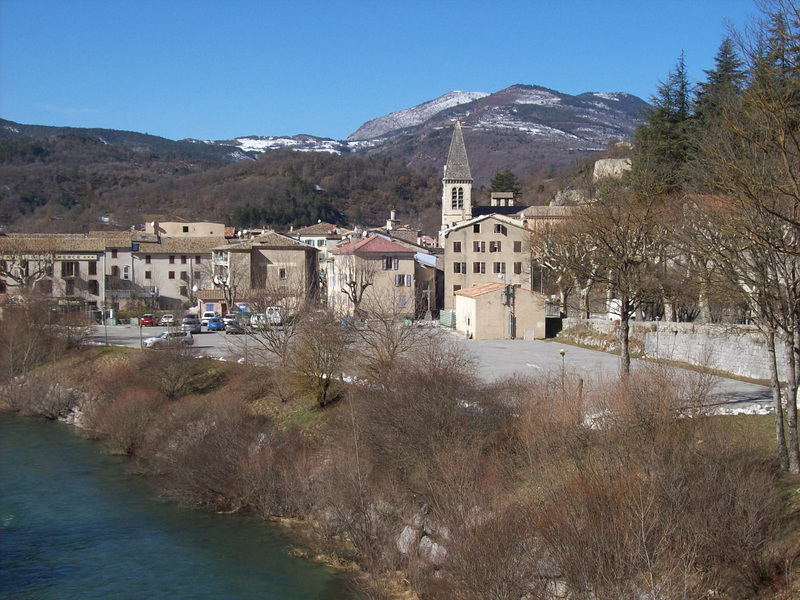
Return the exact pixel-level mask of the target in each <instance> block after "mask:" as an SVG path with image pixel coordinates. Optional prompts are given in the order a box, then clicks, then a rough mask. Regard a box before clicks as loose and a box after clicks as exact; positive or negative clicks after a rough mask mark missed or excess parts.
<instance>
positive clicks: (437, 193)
mask: <svg viewBox="0 0 800 600" xmlns="http://www.w3.org/2000/svg"><path fill="white" fill-rule="evenodd" d="M471 147H472V148H473V153H474V154H475V157H474V158H473V155H472V154H470V162H471V163H475V164H477V163H479V162H480V161H481V152H479V148H477V147H474V146H471ZM441 169H442V165H441V164H436V162H435V161H433V160H431V163H430V165H422V166H420V167H419V168H417V169H412V168H410V167H408V166H406V165H405V164H403V163H402V162H399V161H396V160H392V159H391V158H385V157H384V158H379V157H365V156H356V155H352V154H344V155H337V154H332V153H326V152H295V151H292V150H272V151H269V152H265V153H263V154H261V155H258V157H257V158H256V159H246V160H240V161H239V162H220V161H209V160H196V159H195V160H193V159H191V158H189V157H187V156H179V155H175V154H174V153H172V152H171V151H166V150H165V151H164V152H157V151H155V150H153V149H146V148H142V147H134V146H131V145H127V144H126V145H117V144H111V143H106V142H105V141H104V140H102V139H98V138H96V137H88V136H83V135H76V134H58V135H55V136H52V137H39V138H35V137H19V138H15V139H2V140H0V180H2V182H3V186H2V188H0V226H1V227H4V228H5V230H6V231H28V232H67V233H70V232H72V233H74V232H82V231H86V230H89V229H97V228H99V227H102V226H112V227H118V228H127V227H131V226H138V225H141V224H142V223H143V222H145V221H147V220H151V219H152V218H154V217H158V218H166V219H173V218H183V219H191V220H210V221H221V222H224V223H226V224H228V225H232V226H235V227H238V228H248V229H249V228H261V227H274V228H278V229H282V228H288V227H289V226H292V225H293V226H296V227H297V226H305V225H309V224H312V223H316V222H317V220H320V219H321V220H324V221H330V222H336V223H342V224H347V225H368V226H376V225H380V224H382V223H384V222H385V220H386V219H387V217H388V214H389V210H390V209H392V208H394V209H396V210H397V211H398V217H399V218H400V219H401V221H403V222H404V223H409V224H411V225H412V226H415V227H419V228H420V229H422V230H424V231H425V232H427V233H429V234H432V233H434V232H435V231H437V230H438V228H439V223H440V222H441V217H440V212H439V203H440V198H441V176H442V175H441ZM581 170H583V171H585V170H586V167H585V166H584V165H583V161H581V162H580V163H575V164H574V165H570V166H567V167H562V168H560V169H558V170H555V169H545V168H534V165H531V168H530V169H529V170H528V171H526V172H524V173H519V174H518V175H519V180H520V186H521V191H522V199H523V203H525V204H545V203H546V202H548V201H549V199H550V198H551V197H552V195H553V193H554V192H555V190H557V189H559V188H560V187H563V186H565V185H567V184H568V182H569V180H570V179H571V178H572V177H573V174H574V173H576V172H579V171H581ZM473 201H474V202H475V203H476V204H486V203H488V190H486V189H484V188H478V189H477V190H476V192H475V196H474V198H473Z"/></svg>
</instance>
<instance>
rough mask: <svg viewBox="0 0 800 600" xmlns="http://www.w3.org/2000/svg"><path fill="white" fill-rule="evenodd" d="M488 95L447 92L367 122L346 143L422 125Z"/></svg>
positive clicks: (348, 137) (371, 138)
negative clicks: (438, 115)
mask: <svg viewBox="0 0 800 600" xmlns="http://www.w3.org/2000/svg"><path fill="white" fill-rule="evenodd" d="M488 95H489V94H484V93H483V92H449V93H447V94H445V95H444V96H439V97H438V98H436V99H435V100H430V101H428V102H424V103H422V104H419V105H417V106H414V107H412V108H406V109H405V110H398V111H397V112H393V113H389V114H388V115H386V116H384V117H378V118H377V119H372V120H371V121H367V122H366V123H364V124H363V125H362V126H361V127H359V128H358V129H357V130H356V132H355V133H351V134H350V135H349V136H347V141H348V142H361V141H366V140H374V139H375V138H380V137H381V136H385V135H387V134H391V133H393V132H397V131H400V130H403V129H407V128H409V127H415V126H417V125H422V124H424V123H425V122H426V121H428V120H430V119H431V118H432V117H434V116H436V115H437V114H439V113H441V112H442V111H445V110H448V109H451V108H453V107H454V106H460V105H462V104H469V103H470V102H474V101H475V100H479V99H481V98H485V97H486V96H488Z"/></svg>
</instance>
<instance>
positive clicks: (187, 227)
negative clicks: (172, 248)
mask: <svg viewBox="0 0 800 600" xmlns="http://www.w3.org/2000/svg"><path fill="white" fill-rule="evenodd" d="M183 233H189V226H188V225H184V226H183Z"/></svg>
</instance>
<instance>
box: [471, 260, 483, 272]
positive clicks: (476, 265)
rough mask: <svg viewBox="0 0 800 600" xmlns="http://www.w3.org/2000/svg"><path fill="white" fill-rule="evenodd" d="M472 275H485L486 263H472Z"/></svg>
mask: <svg viewBox="0 0 800 600" xmlns="http://www.w3.org/2000/svg"><path fill="white" fill-rule="evenodd" d="M472 272H473V273H486V263H482V262H474V263H472Z"/></svg>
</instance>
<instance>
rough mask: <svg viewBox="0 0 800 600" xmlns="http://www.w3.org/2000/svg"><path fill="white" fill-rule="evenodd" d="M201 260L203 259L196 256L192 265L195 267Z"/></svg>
mask: <svg viewBox="0 0 800 600" xmlns="http://www.w3.org/2000/svg"><path fill="white" fill-rule="evenodd" d="M202 260H203V259H202V258H201V256H200V255H199V254H198V255H197V256H195V257H194V264H196V265H199V264H200V263H201V262H202Z"/></svg>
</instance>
